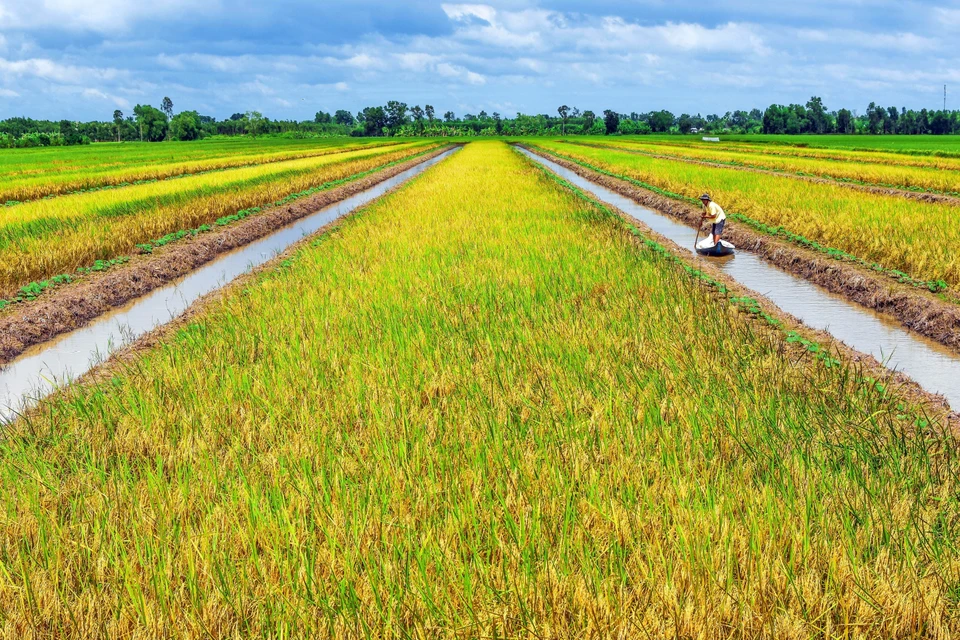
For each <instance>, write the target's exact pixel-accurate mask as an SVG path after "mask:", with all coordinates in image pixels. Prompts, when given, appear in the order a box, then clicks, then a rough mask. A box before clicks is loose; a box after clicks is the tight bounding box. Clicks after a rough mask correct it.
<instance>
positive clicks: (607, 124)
mask: <svg viewBox="0 0 960 640" xmlns="http://www.w3.org/2000/svg"><path fill="white" fill-rule="evenodd" d="M603 125H604V128H605V130H606V133H607V135H608V136H609V135H611V134H614V133H616V132H617V128H618V127H619V126H620V116H619V115H617V112H616V111H612V110H610V109H606V110H604V112H603Z"/></svg>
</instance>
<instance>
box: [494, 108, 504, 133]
mask: <svg viewBox="0 0 960 640" xmlns="http://www.w3.org/2000/svg"><path fill="white" fill-rule="evenodd" d="M493 123H494V125H493V126H494V129H495V130H496V132H497V135H498V136H501V135H503V118H501V117H500V114H499V113H497V112H496V111H494V112H493Z"/></svg>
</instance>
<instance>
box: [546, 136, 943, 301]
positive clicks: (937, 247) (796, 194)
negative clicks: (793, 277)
mask: <svg viewBox="0 0 960 640" xmlns="http://www.w3.org/2000/svg"><path fill="white" fill-rule="evenodd" d="M531 142H532V143H533V144H535V145H537V146H539V147H541V148H543V149H545V150H547V151H549V152H551V153H560V154H562V155H564V156H565V157H567V158H570V159H573V160H575V161H578V162H587V163H589V164H590V166H591V167H593V168H595V169H601V170H603V171H607V172H610V173H611V174H613V175H616V176H619V177H625V178H628V179H633V180H638V181H640V182H642V183H645V184H648V185H653V186H655V187H657V188H659V189H662V190H664V191H666V192H671V193H674V194H677V195H679V196H682V197H684V198H696V197H698V196H699V195H700V194H701V193H703V192H704V191H709V192H710V194H711V195H712V196H713V197H714V199H715V200H716V201H717V202H719V203H720V204H721V205H722V206H723V207H724V209H726V210H727V211H728V212H732V213H735V214H740V215H742V216H744V220H746V219H750V220H753V221H756V223H757V224H758V225H762V227H763V228H765V229H766V230H768V231H769V232H771V233H780V232H781V230H782V231H784V232H785V233H788V234H790V236H791V237H793V238H795V239H797V240H800V241H802V242H808V243H816V244H817V245H819V246H821V247H832V248H835V249H836V250H839V252H840V253H841V254H843V255H846V256H856V257H857V259H862V260H864V261H866V262H868V263H877V264H879V265H883V266H884V268H886V269H890V270H893V271H894V272H896V273H900V274H902V276H903V277H904V278H906V279H908V280H913V281H915V282H920V283H928V282H929V283H934V284H935V285H937V287H938V288H939V284H937V283H938V282H942V284H943V285H950V286H954V285H956V284H957V283H958V282H960V257H958V254H957V253H956V252H955V251H953V250H952V248H953V247H954V246H957V243H958V242H960V226H958V225H957V224H956V223H955V216H956V211H957V210H956V208H955V207H950V206H945V205H940V204H934V203H923V202H914V201H911V200H907V199H903V198H890V197H886V196H880V195H875V194H870V193H863V192H859V191H851V190H849V189H847V188H845V187H842V186H839V185H831V184H815V183H809V182H800V181H797V180H793V179H791V178H786V177H780V176H771V175H761V174H756V173H744V172H738V171H735V170H731V169H721V168H715V167H707V166H703V165H697V164H690V163H688V162H681V161H672V160H663V159H655V158H648V157H645V156H643V155H638V154H635V153H630V152H623V151H616V150H612V149H610V150H607V149H596V148H589V147H582V146H578V145H573V144H566V143H557V142H545V141H531ZM843 255H841V256H838V257H843ZM898 277H899V276H898Z"/></svg>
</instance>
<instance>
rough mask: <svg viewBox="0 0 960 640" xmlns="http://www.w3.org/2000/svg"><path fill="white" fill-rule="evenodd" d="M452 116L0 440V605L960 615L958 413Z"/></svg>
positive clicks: (484, 622)
mask: <svg viewBox="0 0 960 640" xmlns="http://www.w3.org/2000/svg"><path fill="white" fill-rule="evenodd" d="M653 248H654V246H653V245H648V244H644V243H642V242H641V243H638V242H637V241H636V239H635V238H634V237H633V236H631V235H630V234H628V233H626V232H625V231H624V229H623V227H622V225H621V224H619V222H618V221H617V220H614V219H612V218H611V216H610V215H609V214H608V213H605V212H604V211H602V210H600V209H598V208H597V207H596V206H594V205H593V204H591V203H589V202H586V201H584V200H583V199H580V198H578V197H576V196H575V195H574V194H572V193H571V192H570V191H568V190H566V189H564V188H563V187H561V186H559V185H558V184H557V183H556V182H555V181H554V180H552V179H550V178H549V177H548V176H547V175H546V174H545V173H544V172H542V171H541V170H539V169H537V168H536V167H534V166H532V165H531V164H530V163H528V162H526V161H525V160H523V159H522V158H520V157H519V156H518V155H517V154H516V153H515V152H513V151H511V150H510V149H509V148H507V147H506V145H504V144H502V143H498V142H478V143H472V144H470V145H469V146H468V147H467V148H466V149H465V150H464V151H462V152H460V153H458V154H457V155H456V156H454V157H453V158H451V159H450V160H448V161H446V162H444V163H442V164H439V165H437V166H435V167H433V168H431V169H430V171H428V172H426V173H425V174H423V175H422V176H421V177H419V178H418V179H416V180H415V181H413V182H412V183H410V184H409V185H408V186H407V187H405V188H404V189H401V190H400V191H398V192H396V193H395V194H393V195H392V196H390V197H388V198H385V199H383V200H381V201H379V202H378V203H377V204H375V205H374V206H371V207H370V208H369V209H368V210H366V211H365V212H364V213H363V214H362V215H360V216H355V217H352V218H351V219H350V220H348V221H347V222H346V223H344V224H342V225H340V226H339V227H338V228H337V229H336V231H335V232H333V233H330V234H328V235H326V236H324V237H323V238H322V239H320V240H318V241H317V242H315V243H312V244H311V245H310V246H307V247H305V248H303V249H302V250H301V251H299V252H297V253H296V254H295V255H293V256H292V257H290V259H287V260H284V261H283V262H282V263H281V264H279V265H277V266H276V268H275V269H271V270H265V271H262V272H261V273H259V274H258V275H256V276H255V277H251V278H249V279H248V280H247V281H246V282H244V283H242V284H241V285H240V286H236V287H229V288H228V290H227V291H226V292H225V294H224V295H223V297H221V298H220V299H218V300H215V301H210V303H209V305H208V307H207V308H206V309H205V310H203V311H201V312H199V313H198V314H197V315H195V316H194V317H193V318H192V319H191V321H190V322H189V323H188V324H186V325H183V326H182V327H181V328H180V329H179V330H178V331H176V333H172V334H170V335H169V336H168V337H167V338H166V339H165V340H163V341H161V342H160V343H159V344H158V345H157V346H156V347H154V348H152V349H150V350H149V351H146V352H144V353H142V354H140V355H139V356H137V357H136V358H135V360H134V362H133V363H131V364H130V365H129V366H127V367H121V366H119V365H117V368H116V369H115V370H113V371H112V372H111V374H112V375H111V376H110V377H109V378H104V379H103V384H101V385H99V386H97V387H91V386H77V387H74V388H72V389H69V390H67V391H65V392H64V393H63V394H61V395H60V396H59V397H57V398H56V399H55V400H54V401H52V402H50V403H47V404H46V405H45V406H44V407H43V408H42V410H40V411H38V412H36V413H35V414H34V415H33V416H32V418H31V420H30V421H29V423H27V422H26V421H21V422H20V423H17V424H16V425H14V428H13V430H12V431H11V432H10V433H9V436H8V438H7V439H5V440H3V441H2V442H0V478H2V479H3V481H2V484H0V486H2V487H3V491H5V492H6V500H4V504H6V505H7V507H6V512H5V516H4V518H3V519H0V561H2V562H3V565H4V566H5V567H6V571H5V572H4V574H3V575H0V611H2V613H0V620H2V623H3V625H4V628H5V630H6V631H7V632H9V633H11V634H21V635H22V633H23V632H25V630H26V629H28V628H29V629H31V630H33V631H34V632H39V633H44V634H48V635H58V636H62V637H67V636H77V637H79V636H85V635H90V634H107V635H127V634H130V633H133V632H140V633H145V634H150V633H155V634H159V633H163V632H169V630H170V629H176V630H177V632H178V634H180V635H183V636H210V635H213V636H219V637H225V636H233V635H241V634H242V635H265V636H279V635H287V634H290V633H293V632H296V633H302V634H304V635H331V636H343V635H362V634H369V635H386V636H391V635H401V634H402V633H403V632H404V631H406V632H407V633H409V634H410V635H437V634H443V633H449V634H457V633H459V634H464V635H471V636H494V635H496V636H499V637H503V636H507V637H509V636H517V635H535V636H543V637H548V636H553V637H557V636H562V637H569V636H572V635H595V636H617V635H625V636H626V635H638V634H639V635H643V634H647V635H650V636H651V637H663V636H718V635H741V636H757V635H763V634H769V635H772V636H776V637H780V638H807V637H810V636H811V635H818V634H820V635H825V636H835V635H857V634H862V635H863V636H865V637H908V636H916V635H921V634H933V635H947V634H950V633H955V632H956V631H957V628H956V622H955V618H954V617H952V613H953V612H954V610H955V607H956V602H955V593H956V590H957V584H958V579H960V577H958V576H960V567H958V564H957V562H956V557H957V554H956V551H957V550H956V546H955V542H954V541H955V540H956V539H957V534H958V533H960V532H958V531H957V526H958V525H957V523H958V522H960V505H958V503H957V501H956V500H955V499H954V498H953V494H954V490H953V487H954V483H955V482H956V478H957V473H958V465H960V459H958V457H957V456H956V455H955V451H956V448H957V442H956V438H955V436H954V435H953V433H952V432H951V431H949V429H946V428H944V425H943V424H941V423H939V422H932V423H931V422H929V421H928V420H927V419H925V418H923V417H922V415H920V414H921V413H922V410H921V409H920V408H919V407H916V406H913V405H911V404H910V403H909V402H907V401H905V400H904V399H902V398H900V397H898V396H897V395H896V393H895V392H894V391H893V390H888V391H887V392H882V391H881V390H879V389H878V388H877V385H876V381H875V380H872V379H866V378H865V377H864V376H862V375H861V374H860V373H859V372H858V371H857V370H856V369H852V368H848V367H846V366H839V365H835V364H829V363H827V362H825V361H824V360H822V359H820V358H818V357H814V354H813V353H809V352H807V350H806V349H804V348H803V347H801V346H800V345H799V344H797V343H796V342H795V341H794V342H791V340H790V338H789V336H788V335H786V334H785V333H784V332H783V331H782V330H781V329H779V328H777V327H776V326H773V325H770V324H767V323H766V322H764V321H762V320H760V319H758V318H755V317H754V316H752V315H750V314H747V313H741V312H740V311H739V309H740V307H739V306H737V305H733V304H728V302H727V301H725V300H722V299H718V298H717V297H716V296H714V295H713V294H711V293H710V291H711V290H710V289H709V288H706V287H701V286H698V285H697V282H698V280H695V279H691V278H690V277H689V275H688V273H687V272H686V271H685V270H684V269H683V268H682V265H681V264H679V263H677V262H676V261H674V260H671V259H670V258H669V257H668V256H665V255H664V254H663V253H662V252H661V251H657V250H653Z"/></svg>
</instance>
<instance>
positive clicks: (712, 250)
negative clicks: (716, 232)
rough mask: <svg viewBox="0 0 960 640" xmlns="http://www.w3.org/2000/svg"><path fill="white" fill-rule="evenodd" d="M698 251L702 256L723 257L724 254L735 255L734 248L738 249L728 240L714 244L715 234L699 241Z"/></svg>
mask: <svg viewBox="0 0 960 640" xmlns="http://www.w3.org/2000/svg"><path fill="white" fill-rule="evenodd" d="M696 248H697V253H699V254H700V255H702V256H710V257H711V258H722V257H723V256H731V255H733V250H734V249H736V247H735V246H733V245H732V244H730V243H729V242H727V241H726V240H722V239H721V240H720V242H718V243H716V244H714V242H713V236H707V237H706V238H704V239H703V240H701V241H700V242H698V243H697V247H696Z"/></svg>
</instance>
